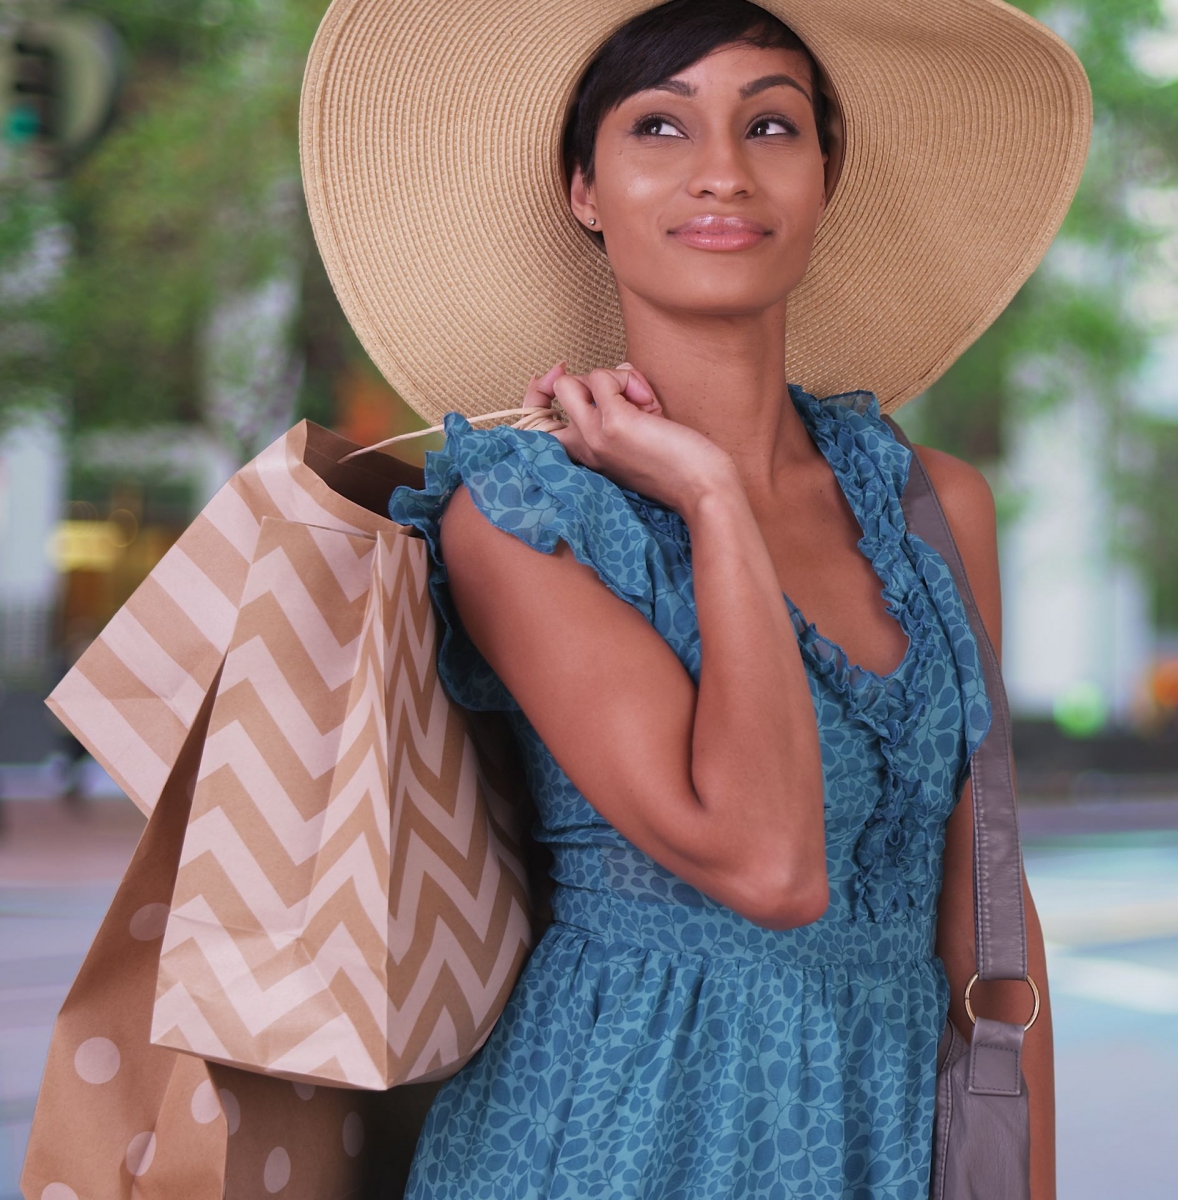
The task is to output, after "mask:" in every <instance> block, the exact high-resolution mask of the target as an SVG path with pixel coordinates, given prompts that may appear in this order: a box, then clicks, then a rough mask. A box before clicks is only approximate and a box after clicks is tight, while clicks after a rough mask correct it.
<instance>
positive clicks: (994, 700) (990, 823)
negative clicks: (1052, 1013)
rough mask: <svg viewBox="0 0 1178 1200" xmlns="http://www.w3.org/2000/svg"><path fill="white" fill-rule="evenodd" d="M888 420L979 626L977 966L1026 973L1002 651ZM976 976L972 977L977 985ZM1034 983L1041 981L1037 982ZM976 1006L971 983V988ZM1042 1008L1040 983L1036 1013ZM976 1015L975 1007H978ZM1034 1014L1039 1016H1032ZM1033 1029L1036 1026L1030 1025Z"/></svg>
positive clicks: (983, 971) (932, 495) (929, 529)
mask: <svg viewBox="0 0 1178 1200" xmlns="http://www.w3.org/2000/svg"><path fill="white" fill-rule="evenodd" d="M883 419H884V420H885V421H886V422H887V423H888V425H889V426H890V427H891V429H892V432H893V433H894V434H895V436H896V440H897V441H898V442H899V443H900V444H901V445H903V446H905V447H907V449H908V450H909V452H910V455H911V466H910V467H909V469H908V482H907V484H906V486H905V488H904V494H903V496H902V498H901V504H902V507H903V509H904V518H905V520H906V522H907V525H908V530H909V532H911V533H915V534H917V535H918V536H919V537H920V538H921V539H922V540H923V541H924V542H926V543H927V544H928V545H929V546H931V547H932V548H933V549H934V550H935V551H936V552H937V553H938V554H940V556H941V557H942V558H943V559H944V560H945V563H946V564H947V565H948V567H949V570H950V571H951V572H952V574H953V579H954V581H955V582H956V584H957V590H958V591H959V592H960V593H961V599H962V602H963V603H964V605H965V611H966V615H967V616H968V617H969V623H970V626H971V627H972V628H973V633H974V637H975V638H976V640H977V643H978V651H979V653H980V656H981V660H982V674H983V677H984V680H985V685H986V694H987V695H988V696H989V698H990V705H991V709H992V718H991V723H990V729H989V731H988V732H987V734H986V736H985V737H984V738H983V739H982V742H981V745H979V746H978V747H977V749H976V750H974V752H973V756H972V758H971V759H970V779H971V781H972V791H973V860H974V862H973V866H974V931H975V936H976V940H977V969H978V975H977V976H976V977H975V978H977V977H980V978H982V979H1024V980H1026V981H1027V982H1028V983H1031V980H1030V978H1029V976H1028V975H1027V924H1026V913H1025V911H1024V907H1023V861H1022V850H1021V848H1020V845H1019V832H1018V810H1017V807H1016V805H1015V796H1014V773H1013V767H1012V764H1013V752H1012V745H1011V735H1010V706H1009V704H1008V702H1007V698H1006V688H1005V686H1004V685H1003V682H1002V669H1001V667H1000V665H999V662H998V655H997V654H996V653H995V652H994V646H993V644H992V643H991V641H990V636H989V634H988V633H987V632H986V627H985V625H984V624H983V622H982V618H981V615H980V614H979V612H978V606H977V603H976V601H975V600H974V597H973V592H972V590H971V589H970V586H969V580H968V579H967V578H966V575H965V567H964V565H963V563H962V561H961V555H960V553H959V552H958V549H957V543H956V542H955V541H954V540H953V534H952V532H951V530H950V528H949V522H948V520H947V519H946V517H945V510H944V509H943V508H942V507H941V502H940V500H939V499H938V498H937V493H936V491H935V489H934V488H933V484H932V480H931V479H929V476H928V472H927V471H926V470H925V467H924V464H923V463H922V462H921V461H920V456H919V455H918V454H917V453H916V451H915V449H913V446H912V443H911V442H910V441H909V440H908V438H907V436H906V435H905V433H904V431H903V430H902V429H901V428H900V426H899V425H898V424H897V423H896V422H895V421H894V420H893V419H892V418H891V417H889V416H887V415H886V414H883ZM972 985H973V980H971V981H970V987H972ZM1031 988H1032V990H1035V985H1034V983H1031ZM966 1005H967V1008H968V1005H969V988H967V989H966ZM1038 1011H1039V998H1038V992H1037V990H1035V1013H1036V1015H1037V1014H1038ZM971 1016H972V1012H971ZM1031 1019H1032V1021H1033V1020H1034V1017H1032V1018H1031ZM1027 1028H1030V1025H1029V1024H1028V1025H1027Z"/></svg>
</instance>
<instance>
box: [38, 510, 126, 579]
mask: <svg viewBox="0 0 1178 1200" xmlns="http://www.w3.org/2000/svg"><path fill="white" fill-rule="evenodd" d="M121 535H122V531H121V530H119V529H118V528H116V527H115V526H113V525H112V524H111V523H110V522H109V521H59V522H58V523H57V528H56V529H55V530H54V531H53V534H52V536H51V537H50V539H49V557H50V558H51V559H52V561H53V564H54V566H55V567H56V568H57V569H58V570H59V571H62V572H65V571H111V570H113V569H114V566H115V563H116V562H117V561H118V557H119V547H118V542H117V539H118V538H119V537H120V536H121Z"/></svg>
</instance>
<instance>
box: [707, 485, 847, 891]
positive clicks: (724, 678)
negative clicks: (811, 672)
mask: <svg viewBox="0 0 1178 1200" xmlns="http://www.w3.org/2000/svg"><path fill="white" fill-rule="evenodd" d="M684 518H685V520H686V522H687V525H688V528H689V530H690V534H691V558H692V571H693V585H694V591H695V603H696V611H697V614H698V620H699V628H700V643H701V667H700V678H699V685H698V700H697V706H696V713H695V721H694V730H693V741H692V777H693V781H694V784H695V788H696V791H697V793H698V795H699V797H700V801H701V804H702V805H703V806H704V807H705V808H706V809H707V810H708V811H709V813H710V814H713V815H714V817H715V821H714V823H713V822H712V821H709V822H708V824H709V825H711V826H713V827H714V829H715V830H716V831H717V841H716V843H715V844H714V845H713V847H711V849H712V851H713V852H715V853H718V854H722V853H725V852H727V850H728V847H729V846H731V845H741V846H744V847H754V848H755V850H753V851H750V853H761V854H763V855H764V861H763V862H762V863H758V864H755V866H756V868H757V869H758V870H759V869H760V868H762V867H763V868H764V869H765V870H766V871H768V872H769V875H770V877H771V878H772V877H773V874H774V872H777V871H779V872H780V881H781V886H782V887H783V889H785V890H787V891H788V890H789V889H790V888H795V887H796V888H799V889H801V890H803V891H805V890H806V889H811V890H813V889H815V888H820V889H821V890H823V891H824V890H825V887H826V849H825V830H824V827H823V813H822V794H823V783H822V756H821V749H820V745H819V740H818V725H817V718H816V714H815V711H814V702H813V698H812V696H811V693H810V687H809V682H808V679H807V675H806V671H805V667H804V665H803V663H802V659H801V654H800V652H799V649H798V643H797V638H796V636H795V634H794V630H793V625H792V622H791V620H790V615H789V610H788V608H787V606H786V603H785V600H784V598H783V596H782V592H781V586H780V582H779V580H778V577H777V572H776V569H775V568H774V566H773V562H772V559H771V558H770V555H769V551H768V549H767V548H766V546H765V541H764V538H763V536H762V535H761V531H760V528H759V526H758V525H757V522H756V518H755V516H754V514H753V512H752V509H751V507H750V505H749V503H748V499H747V496H746V495H745V492H744V489H743V487H742V486H741V484H740V482H739V480H738V479H736V478H734V479H733V480H732V481H731V483H729V484H725V485H723V486H718V487H715V488H712V489H709V490H708V491H707V492H705V493H704V494H702V495H700V496H698V497H696V498H695V499H694V500H693V502H692V503H691V504H690V505H687V506H685V508H684ZM752 865H754V864H750V866H752Z"/></svg>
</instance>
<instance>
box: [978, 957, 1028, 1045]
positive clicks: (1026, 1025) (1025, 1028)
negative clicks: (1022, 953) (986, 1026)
mask: <svg viewBox="0 0 1178 1200" xmlns="http://www.w3.org/2000/svg"><path fill="white" fill-rule="evenodd" d="M979 978H980V976H979V974H978V972H977V971H975V972H974V973H973V977H972V978H971V979H970V981H969V983H967V984H966V985H965V1011H966V1012H967V1013H968V1014H969V1019H970V1023H971V1024H973V1025H976V1024H977V1023H978V1019H977V1017H975V1016H974V1012H973V1006H972V1005H971V1004H970V1002H969V994H970V992H972V991H973V985H974V984H975V983H977V981H978V979H979ZM1025 978H1026V981H1027V982H1028V983H1029V984H1030V985H1031V992H1032V994H1033V995H1034V997H1035V1011H1034V1012H1033V1013H1031V1019H1030V1020H1029V1021H1028V1022H1027V1023H1026V1024H1025V1025H1024V1026H1023V1030H1024V1031H1025V1030H1028V1029H1030V1028H1031V1026H1032V1025H1034V1024H1035V1021H1036V1019H1037V1018H1038V1016H1039V989H1038V988H1037V987H1036V986H1035V981H1034V980H1033V979H1032V978H1031V977H1030V975H1027V976H1025Z"/></svg>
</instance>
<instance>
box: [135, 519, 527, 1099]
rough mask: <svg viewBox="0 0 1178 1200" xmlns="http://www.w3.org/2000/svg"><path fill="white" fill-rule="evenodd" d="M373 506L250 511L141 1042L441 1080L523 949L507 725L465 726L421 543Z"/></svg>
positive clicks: (388, 1080)
mask: <svg viewBox="0 0 1178 1200" xmlns="http://www.w3.org/2000/svg"><path fill="white" fill-rule="evenodd" d="M386 524H387V526H388V528H387V529H385V530H382V531H380V532H379V533H378V534H377V535H376V536H375V537H372V536H369V535H360V534H355V533H350V532H345V531H342V530H334V529H325V528H323V527H320V526H314V525H307V524H301V523H296V522H292V521H283V520H276V519H274V518H272V517H266V518H264V519H263V520H262V522H261V526H260V532H259V536H258V539H257V542H256V546H255V551H254V557H253V561H252V562H251V564H250V567H249V571H248V573H247V576H246V580H245V584H244V588H243V591H242V595H241V607H240V609H239V611H238V616H237V621H236V623H235V626H234V630H233V634H232V637H231V638H230V642H229V646H228V649H227V653H226V656H225V662H224V668H223V670H222V673H221V678H220V683H219V686H218V688H217V692H216V699H215V702H214V705H213V710H212V718H211V721H210V724H209V731H208V735H207V737H206V739H205V743H204V751H203V755H202V758H201V764H200V771H199V776H198V781H197V785H196V794H195V798H194V801H193V805H192V815H191V818H190V820H189V824H188V829H187V832H186V834H185V837H184V848H183V851H182V853H181V857H180V864H179V870H178V874H177V880H176V889H175V894H174V896H173V900H172V907H171V915H170V916H169V918H168V923H167V931H166V933H165V935H164V939H163V949H162V954H161V958H160V972H159V983H158V991H157V997H156V1004H155V1020H154V1025H153V1029H152V1040H153V1041H154V1042H155V1043H156V1044H158V1045H166V1046H171V1047H174V1048H175V1049H178V1050H185V1051H188V1052H190V1053H194V1054H198V1055H200V1056H202V1057H204V1058H207V1059H210V1060H214V1061H217V1062H223V1063H231V1064H235V1065H239V1066H245V1067H249V1068H250V1069H252V1070H257V1071H262V1072H265V1073H268V1074H273V1075H278V1076H281V1077H283V1078H287V1079H295V1080H300V1081H303V1082H306V1083H327V1084H332V1085H339V1086H347V1087H356V1088H368V1089H377V1090H383V1089H385V1088H388V1087H391V1086H393V1085H396V1084H401V1083H406V1082H414V1081H416V1082H428V1081H430V1080H436V1079H441V1078H445V1077H447V1076H449V1075H451V1074H453V1073H454V1072H455V1071H457V1070H458V1069H459V1067H460V1066H462V1065H463V1064H464V1063H465V1062H467V1061H468V1060H469V1059H470V1058H471V1057H472V1056H473V1055H474V1053H475V1052H476V1051H477V1050H478V1049H479V1048H480V1047H481V1046H482V1045H483V1043H484V1042H485V1040H486V1038H487V1036H488V1035H489V1034H490V1032H491V1029H492V1027H493V1026H494V1024H495V1021H496V1019H497V1017H498V1015H499V1013H500V1012H501V1011H502V1009H503V1006H504V1004H506V1002H507V997H508V995H509V994H510V991H511V988H512V986H513V984H514V982H515V979H516V977H517V976H518V974H519V971H520V969H521V968H522V965H523V962H524V960H525V958H526V956H527V953H528V951H529V950H530V947H531V944H532V924H531V915H530V908H531V904H530V895H529V883H528V878H527V873H526V868H525V865H524V860H523V855H522V852H521V846H520V841H519V832H520V831H519V829H518V818H519V816H520V813H521V812H522V810H521V808H520V806H519V804H518V800H519V798H520V797H521V796H522V795H523V794H524V793H523V791H522V783H521V777H520V775H519V774H518V772H516V771H515V770H513V768H514V767H515V766H516V763H515V760H514V757H513V756H512V755H510V754H509V753H508V751H509V750H510V749H511V748H512V747H511V745H510V744H509V739H510V733H509V731H508V732H505V733H504V734H503V735H502V736H501V737H500V738H498V739H496V738H489V739H485V740H484V741H482V743H481V744H476V740H475V739H476V738H477V737H479V735H480V730H481V728H482V726H483V724H484V723H483V722H481V721H474V722H472V721H471V720H470V719H469V714H467V713H466V712H465V710H463V709H461V708H458V707H456V706H455V705H453V704H452V703H451V702H450V700H449V698H448V697H447V695H446V694H445V692H444V690H443V688H442V687H441V686H440V683H439V681H438V677H437V672H436V669H435V662H434V652H435V643H436V639H437V628H436V620H435V616H434V612H433V609H432V607H431V603H430V598H429V593H428V590H427V587H426V583H427V574H426V572H427V561H426V557H425V555H426V544H425V542H424V540H423V539H421V538H418V537H410V536H406V535H405V533H404V532H402V527H401V526H398V525H395V524H394V523H393V522H391V521H389V522H386ZM476 726H477V727H478V728H477V729H476Z"/></svg>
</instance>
